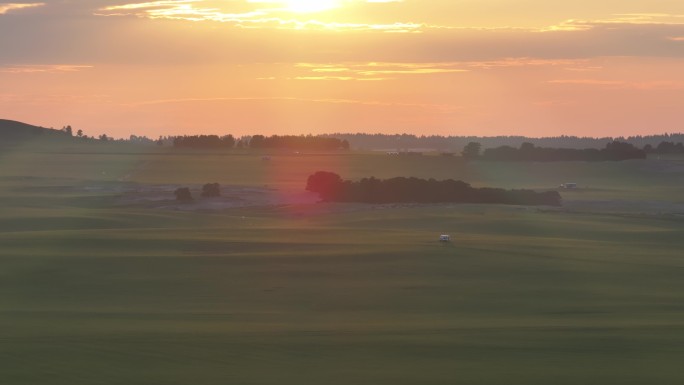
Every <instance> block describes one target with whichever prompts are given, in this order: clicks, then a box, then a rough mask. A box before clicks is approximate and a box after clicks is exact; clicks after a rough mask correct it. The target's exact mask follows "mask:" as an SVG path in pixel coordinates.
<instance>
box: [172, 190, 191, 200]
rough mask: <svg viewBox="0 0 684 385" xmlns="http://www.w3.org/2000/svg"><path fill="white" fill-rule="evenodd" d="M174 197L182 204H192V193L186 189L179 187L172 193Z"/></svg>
mask: <svg viewBox="0 0 684 385" xmlns="http://www.w3.org/2000/svg"><path fill="white" fill-rule="evenodd" d="M173 193H174V194H175V195H176V200H177V201H179V202H182V203H188V202H192V201H193V199H192V193H191V192H190V189H189V188H187V187H179V188H177V189H176V191H174V192H173Z"/></svg>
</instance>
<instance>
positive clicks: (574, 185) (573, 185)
mask: <svg viewBox="0 0 684 385" xmlns="http://www.w3.org/2000/svg"><path fill="white" fill-rule="evenodd" d="M560 188H570V189H572V188H577V183H563V184H562V185H560Z"/></svg>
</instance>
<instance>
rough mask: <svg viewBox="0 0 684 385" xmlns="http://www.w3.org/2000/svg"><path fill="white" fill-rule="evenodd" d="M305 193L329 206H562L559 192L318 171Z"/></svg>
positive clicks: (448, 180)
mask: <svg viewBox="0 0 684 385" xmlns="http://www.w3.org/2000/svg"><path fill="white" fill-rule="evenodd" d="M306 190H307V191H311V192H315V193H318V194H319V196H320V197H321V199H322V200H324V201H327V202H360V203H445V202H449V203H494V204H511V205H548V206H560V205H561V196H560V194H559V193H558V191H545V192H536V191H533V190H505V189H500V188H488V187H485V188H475V187H472V186H471V185H470V184H468V183H466V182H463V181H460V180H453V179H447V180H442V181H438V180H435V179H427V180H426V179H419V178H413V177H411V178H405V177H398V178H391V179H384V180H383V179H376V178H375V177H370V178H363V179H361V180H360V181H349V180H343V179H342V178H341V177H340V176H339V175H337V174H335V173H332V172H327V171H318V172H316V173H315V174H312V175H310V176H309V178H308V179H307V183H306Z"/></svg>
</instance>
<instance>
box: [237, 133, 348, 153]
mask: <svg viewBox="0 0 684 385" xmlns="http://www.w3.org/2000/svg"><path fill="white" fill-rule="evenodd" d="M249 147H250V148H256V149H259V148H265V149H288V150H326V151H335V150H348V149H349V142H347V141H346V140H341V139H336V138H328V137H323V136H313V135H306V136H304V135H301V136H296V135H283V136H279V135H273V136H263V135H254V136H252V138H251V139H250V140H249Z"/></svg>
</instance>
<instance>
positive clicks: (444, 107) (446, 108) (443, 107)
mask: <svg viewBox="0 0 684 385" xmlns="http://www.w3.org/2000/svg"><path fill="white" fill-rule="evenodd" d="M240 101H284V102H288V101H290V102H306V103H324V104H353V105H364V106H377V107H410V108H418V109H426V110H431V111H434V112H441V113H452V112H456V111H459V110H461V109H462V107H460V106H454V105H448V104H429V103H401V102H383V101H377V100H357V99H334V98H297V97H287V96H284V97H278V96H275V97H218V98H178V99H158V100H146V101H142V102H137V103H131V104H127V105H128V106H131V107H137V106H148V105H158V104H174V103H201V102H240Z"/></svg>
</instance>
